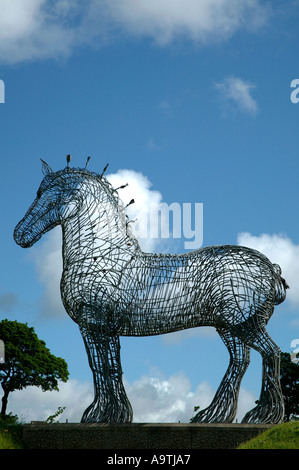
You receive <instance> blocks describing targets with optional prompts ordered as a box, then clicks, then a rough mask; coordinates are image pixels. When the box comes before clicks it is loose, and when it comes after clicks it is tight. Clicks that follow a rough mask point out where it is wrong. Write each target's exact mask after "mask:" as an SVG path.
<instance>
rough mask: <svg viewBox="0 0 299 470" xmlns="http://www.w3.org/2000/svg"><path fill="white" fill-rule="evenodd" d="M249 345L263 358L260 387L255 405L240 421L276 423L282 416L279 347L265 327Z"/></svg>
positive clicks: (280, 420)
mask: <svg viewBox="0 0 299 470" xmlns="http://www.w3.org/2000/svg"><path fill="white" fill-rule="evenodd" d="M250 346H251V347H252V348H254V349H255V350H256V351H258V352H259V353H260V354H261V356H262V359H263V376H262V388H261V393H260V397H259V400H258V404H257V406H256V407H255V408H253V409H252V410H250V411H248V413H247V414H246V415H245V417H244V418H243V420H242V423H252V424H257V423H266V424H267V423H268V424H270V423H271V424H272V423H273V424H278V423H280V422H282V420H283V417H284V403H283V395H282V391H281V386H280V349H279V347H278V346H277V345H276V344H275V342H274V341H273V340H272V339H271V338H270V336H269V334H268V332H267V331H266V329H265V328H263V329H261V330H260V332H259V333H258V334H257V335H256V336H255V338H254V340H252V341H251V344H250Z"/></svg>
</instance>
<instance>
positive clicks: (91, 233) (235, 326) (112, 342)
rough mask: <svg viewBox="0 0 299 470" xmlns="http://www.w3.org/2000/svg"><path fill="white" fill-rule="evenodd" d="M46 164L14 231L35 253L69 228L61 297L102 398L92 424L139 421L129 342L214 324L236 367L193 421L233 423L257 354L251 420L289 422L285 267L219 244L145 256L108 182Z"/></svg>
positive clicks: (87, 416) (91, 413)
mask: <svg viewBox="0 0 299 470" xmlns="http://www.w3.org/2000/svg"><path fill="white" fill-rule="evenodd" d="M67 160H68V164H67V167H66V168H64V169H63V170H60V171H57V172H54V171H53V170H52V169H51V168H50V167H49V166H48V164H46V163H45V162H43V173H44V175H45V176H44V179H43V181H42V183H41V185H40V187H39V189H38V191H37V196H36V199H35V200H34V202H33V204H32V205H31V207H30V208H29V210H28V212H27V213H26V215H25V216H24V218H23V219H22V220H21V221H20V222H19V223H18V225H17V226H16V228H15V231H14V239H15V241H16V242H17V243H18V244H19V245H21V246H22V247H30V246H32V245H33V244H34V243H35V242H36V241H37V240H39V239H40V238H41V236H42V235H43V234H44V233H46V232H47V231H49V230H51V229H52V228H53V227H55V226H57V225H58V224H60V225H61V226H62V233H63V274H62V279H61V296H62V301H63V304H64V307H65V309H66V311H67V313H68V314H69V315H70V317H71V318H72V319H73V320H74V321H75V322H76V323H77V324H78V325H79V328H80V330H81V333H82V336H83V340H84V343H85V347H86V351H87V354H88V359H89V364H90V367H91V370H92V373H93V378H94V388H95V396H94V400H93V403H92V404H91V405H90V406H89V407H88V408H87V409H86V411H85V412H84V413H83V416H82V422H85V423H91V422H130V421H132V419H133V412H132V408H131V405H130V402H129V400H128V398H127V395H126V392H125V389H124V386H123V382H122V368H121V361H120V343H119V337H120V336H146V335H159V334H164V333H169V332H173V331H178V330H182V329H186V328H193V327H198V326H213V327H215V328H216V330H217V331H218V333H219V335H220V337H221V339H222V340H223V342H224V344H225V346H226V347H227V349H228V352H229V356H230V360H229V365H228V369H227V371H226V373H225V375H224V377H223V379H222V381H221V383H220V386H219V388H218V390H217V392H216V394H215V397H214V399H213V401H212V403H211V404H210V405H209V406H208V407H207V408H206V409H204V410H201V411H199V412H198V413H197V414H196V415H195V417H194V418H193V419H192V422H218V423H219V422H220V423H221V422H232V421H233V419H234V418H235V415H236V411H237V400H238V393H239V388H240V383H241V380H242V377H243V375H244V373H245V371H246V369H247V367H248V364H249V358H250V356H249V355H250V349H251V348H254V349H255V350H257V351H258V352H259V353H260V354H261V356H262V360H263V376H262V388H261V394H260V398H259V400H258V404H257V406H256V407H255V408H253V409H252V410H251V411H249V412H248V413H247V414H246V415H245V417H244V419H243V422H246V423H279V422H281V421H282V419H283V416H284V405H283V398H282V393H281V388H280V380H279V377H280V373H279V365H280V351H279V348H278V347H277V345H276V344H275V343H274V341H273V340H272V339H271V338H270V336H269V334H268V333H267V331H266V324H267V322H268V320H269V318H270V317H271V315H272V313H273V309H274V305H277V304H279V303H281V302H282V301H283V300H284V299H285V296H286V288H287V287H288V286H287V284H286V282H285V281H284V279H283V278H282V277H281V270H280V267H279V266H278V265H275V264H272V263H271V262H270V261H269V260H268V259H267V258H266V257H265V256H264V255H262V254H261V253H259V252H257V251H255V250H252V249H249V248H246V247H241V246H229V245H228V246H211V247H206V248H202V249H199V250H196V251H192V252H189V253H186V254H182V255H176V254H149V253H144V252H142V251H141V249H140V247H139V244H138V242H137V240H136V239H135V237H134V236H133V235H132V233H131V231H130V226H129V223H128V219H127V216H126V214H125V207H124V206H123V205H122V203H121V202H120V200H119V197H118V193H117V190H115V189H113V188H112V186H111V185H110V184H109V182H108V181H107V180H106V178H105V177H104V176H103V173H102V174H101V175H99V174H96V173H93V172H90V171H88V170H87V165H86V167H85V168H84V169H78V168H70V167H69V160H70V158H69V157H68V159H67Z"/></svg>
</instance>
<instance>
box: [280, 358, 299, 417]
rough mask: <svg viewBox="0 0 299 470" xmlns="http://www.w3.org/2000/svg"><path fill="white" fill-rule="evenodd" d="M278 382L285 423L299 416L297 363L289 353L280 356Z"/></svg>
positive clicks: (298, 364) (298, 369)
mask: <svg viewBox="0 0 299 470" xmlns="http://www.w3.org/2000/svg"><path fill="white" fill-rule="evenodd" d="M280 382H281V388H282V393H283V397H284V405H285V418H284V420H285V421H289V420H290V419H292V417H295V416H298V415H299V363H298V362H297V363H295V362H292V361H291V357H290V354H289V353H281V356H280Z"/></svg>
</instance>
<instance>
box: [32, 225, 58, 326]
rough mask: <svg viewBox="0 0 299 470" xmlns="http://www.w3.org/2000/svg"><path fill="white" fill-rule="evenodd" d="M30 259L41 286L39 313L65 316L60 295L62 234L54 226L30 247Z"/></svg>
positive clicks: (50, 315) (48, 315)
mask: <svg viewBox="0 0 299 470" xmlns="http://www.w3.org/2000/svg"><path fill="white" fill-rule="evenodd" d="M30 259H31V260H32V261H33V262H34V265H35V269H36V273H37V277H38V280H39V282H40V283H41V285H42V286H43V289H44V290H43V294H42V297H41V299H40V301H39V313H40V315H41V316H42V317H59V316H65V310H64V307H63V304H62V301H61V297H60V279H61V275H62V235H61V228H60V227H56V228H55V229H53V230H52V231H51V232H50V233H49V234H47V235H46V236H45V239H44V240H42V241H41V242H40V243H39V244H37V245H35V246H34V247H33V248H32V249H31V253H30Z"/></svg>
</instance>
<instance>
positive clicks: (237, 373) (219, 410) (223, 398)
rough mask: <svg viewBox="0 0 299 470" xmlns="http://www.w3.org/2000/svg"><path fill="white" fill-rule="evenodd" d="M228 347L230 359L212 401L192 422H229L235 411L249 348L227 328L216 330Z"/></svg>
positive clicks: (232, 418)
mask: <svg viewBox="0 0 299 470" xmlns="http://www.w3.org/2000/svg"><path fill="white" fill-rule="evenodd" d="M217 331H218V333H219V336H220V337H221V339H222V341H223V342H224V344H225V346H226V347H227V349H228V352H229V356H230V361H229V366H228V368H227V371H226V373H225V375H224V377H223V379H222V381H221V383H220V385H219V387H218V390H217V392H216V394H215V396H214V398H213V401H212V403H211V404H210V405H209V406H208V407H207V408H206V409H204V410H201V411H199V412H198V413H197V414H196V415H195V416H194V418H192V420H191V422H192V423H231V422H232V421H233V420H234V418H235V416H236V413H237V404H238V396H239V389H240V384H241V380H242V378H243V376H244V374H245V371H246V369H247V367H248V365H249V362H250V348H249V347H248V346H246V344H245V343H244V342H243V341H242V340H241V339H239V338H238V337H236V336H234V335H233V334H232V333H231V332H230V331H229V330H227V329H219V330H217Z"/></svg>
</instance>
